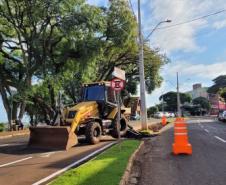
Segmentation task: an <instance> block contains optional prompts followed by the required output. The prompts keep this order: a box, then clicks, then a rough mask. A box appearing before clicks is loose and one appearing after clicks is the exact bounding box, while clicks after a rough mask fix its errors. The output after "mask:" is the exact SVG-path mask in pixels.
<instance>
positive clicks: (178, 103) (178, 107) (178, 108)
mask: <svg viewBox="0 0 226 185" xmlns="http://www.w3.org/2000/svg"><path fill="white" fill-rule="evenodd" d="M177 117H181V109H180V92H179V79H178V72H177Z"/></svg>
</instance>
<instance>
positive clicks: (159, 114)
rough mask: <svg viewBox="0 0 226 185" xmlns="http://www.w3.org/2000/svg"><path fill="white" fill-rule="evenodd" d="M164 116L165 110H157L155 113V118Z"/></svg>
mask: <svg viewBox="0 0 226 185" xmlns="http://www.w3.org/2000/svg"><path fill="white" fill-rule="evenodd" d="M162 117H163V112H156V113H155V114H154V118H162Z"/></svg>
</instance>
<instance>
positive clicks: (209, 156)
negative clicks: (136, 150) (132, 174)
mask: <svg viewBox="0 0 226 185" xmlns="http://www.w3.org/2000/svg"><path fill="white" fill-rule="evenodd" d="M188 123H189V124H188V130H189V141H190V143H191V144H192V148H193V154H192V155H191V156H188V155H178V156H174V155H173V154H172V153H171V152H172V148H171V147H172V143H173V128H170V129H169V130H167V131H166V132H164V133H163V134H162V135H161V136H158V137H155V138H153V139H152V140H149V141H147V142H146V143H145V145H146V146H145V147H146V148H149V149H148V150H147V151H146V153H144V155H145V156H144V158H143V162H142V164H141V165H142V167H141V169H142V173H141V177H140V180H139V183H138V184H139V185H225V184H226V123H221V122H218V121H216V120H211V119H207V118H206V119H200V118H199V119H194V120H190V121H189V122H188Z"/></svg>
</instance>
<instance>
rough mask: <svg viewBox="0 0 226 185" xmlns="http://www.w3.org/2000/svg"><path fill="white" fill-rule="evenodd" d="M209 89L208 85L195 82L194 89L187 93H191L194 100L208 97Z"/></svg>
mask: <svg viewBox="0 0 226 185" xmlns="http://www.w3.org/2000/svg"><path fill="white" fill-rule="evenodd" d="M207 89H208V87H202V84H200V83H198V84H194V85H193V89H192V91H188V92H187V93H189V94H190V95H191V97H192V100H194V99H195V98H198V97H204V98H208V93H207Z"/></svg>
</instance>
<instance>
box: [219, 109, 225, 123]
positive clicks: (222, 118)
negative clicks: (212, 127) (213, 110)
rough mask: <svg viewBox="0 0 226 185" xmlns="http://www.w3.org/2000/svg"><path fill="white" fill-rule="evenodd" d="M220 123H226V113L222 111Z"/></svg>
mask: <svg viewBox="0 0 226 185" xmlns="http://www.w3.org/2000/svg"><path fill="white" fill-rule="evenodd" d="M218 120H219V121H226V111H220V112H219V114H218Z"/></svg>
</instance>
